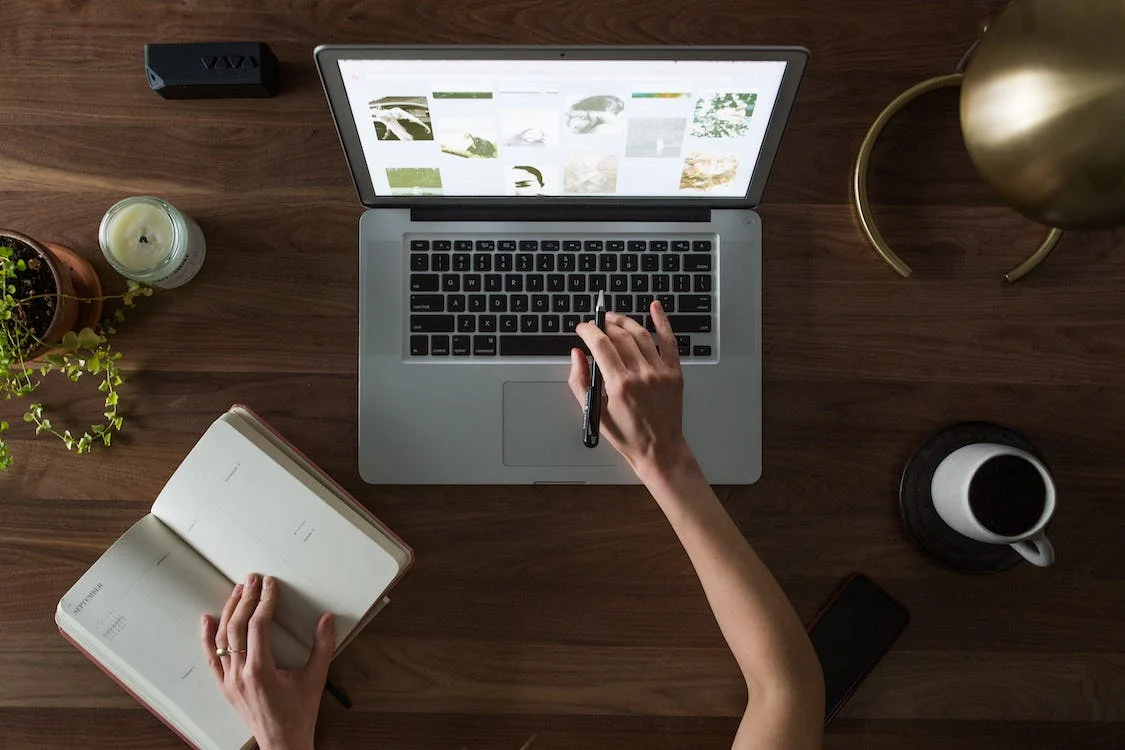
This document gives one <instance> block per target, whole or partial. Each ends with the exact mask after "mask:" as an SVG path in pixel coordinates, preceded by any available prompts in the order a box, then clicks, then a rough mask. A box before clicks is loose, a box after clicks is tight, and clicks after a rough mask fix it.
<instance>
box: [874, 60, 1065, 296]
mask: <svg viewBox="0 0 1125 750" xmlns="http://www.w3.org/2000/svg"><path fill="white" fill-rule="evenodd" d="M963 78H964V76H963V75H962V74H961V73H950V74H949V75H944V76H937V77H935V78H929V79H927V80H925V81H922V82H921V83H918V84H915V85H914V86H912V87H910V88H909V89H907V90H906V91H904V92H902V93H901V94H899V95H898V96H896V97H895V98H894V100H893V101H892V102H891V103H890V104H888V105H887V106H886V108H884V109H883V111H882V112H880V113H879V116H878V117H876V118H875V122H873V123H871V127H870V128H869V129H868V131H867V135H865V136H864V137H863V143H861V144H860V146H859V155H858V156H857V157H856V162H855V171H854V173H853V174H852V200H853V201H854V203H855V208H856V213H857V214H858V215H859V226H860V229H861V230H862V231H863V234H864V235H865V236H866V237H867V240H868V241H869V242H870V243H871V244H872V246H874V248H875V251H876V252H877V253H879V255H880V257H882V258H883V260H885V261H886V262H887V265H889V266H890V267H891V268H893V269H894V270H895V271H897V272H898V274H899V275H900V276H903V277H907V276H910V274H911V273H912V270H911V268H910V266H909V265H907V264H906V262H905V261H904V260H903V259H902V258H900V257H898V255H897V254H896V253H895V251H894V250H892V249H891V247H890V245H888V244H887V241H886V240H885V239H884V238H883V235H882V233H881V232H880V231H879V227H877V226H876V225H875V216H874V214H873V212H872V211H871V200H870V197H869V195H868V191H867V168H868V165H869V164H870V162H871V152H872V151H874V150H875V141H876V140H878V138H879V135H880V134H881V133H882V132H883V128H884V127H886V125H887V123H888V122H889V121H890V119H891V118H892V117H894V116H895V115H896V114H898V112H899V110H901V109H902V108H903V107H905V106H906V105H907V104H909V103H910V102H912V101H914V100H915V99H917V98H918V97H920V96H922V95H924V94H928V93H929V92H931V91H934V90H936V89H940V88H947V87H952V86H960V85H961V81H962V79H963ZM1060 237H1062V230H1061V229H1058V228H1052V229H1051V231H1050V232H1049V233H1048V234H1047V237H1046V238H1045V239H1044V240H1043V243H1042V244H1041V245H1040V246H1039V247H1038V248H1037V249H1036V250H1035V252H1034V253H1032V254H1031V256H1030V257H1029V258H1028V259H1027V260H1025V261H1023V262H1022V263H1020V264H1019V265H1018V266H1016V267H1015V268H1013V269H1012V270H1011V271H1008V272H1007V273H1006V274H1004V280H1005V281H1008V282H1012V281H1017V280H1018V279H1020V278H1022V277H1023V276H1025V275H1026V274H1027V273H1028V272H1030V271H1031V270H1032V269H1033V268H1035V267H1036V266H1038V265H1039V264H1040V263H1041V262H1042V261H1043V259H1044V258H1046V257H1047V254H1048V253H1050V252H1051V250H1052V249H1053V248H1054V247H1055V245H1056V244H1058V241H1059V238H1060Z"/></svg>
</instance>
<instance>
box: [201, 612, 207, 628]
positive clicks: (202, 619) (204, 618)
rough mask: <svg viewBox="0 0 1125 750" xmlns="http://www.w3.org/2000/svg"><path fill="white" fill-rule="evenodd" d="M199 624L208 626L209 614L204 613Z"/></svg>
mask: <svg viewBox="0 0 1125 750" xmlns="http://www.w3.org/2000/svg"><path fill="white" fill-rule="evenodd" d="M199 624H200V625H202V626H203V627H207V615H203V616H202V617H200V618H199Z"/></svg>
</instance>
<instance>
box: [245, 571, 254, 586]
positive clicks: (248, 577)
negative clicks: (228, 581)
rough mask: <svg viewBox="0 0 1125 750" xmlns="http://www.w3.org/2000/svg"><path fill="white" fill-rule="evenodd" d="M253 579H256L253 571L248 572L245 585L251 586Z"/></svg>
mask: <svg viewBox="0 0 1125 750" xmlns="http://www.w3.org/2000/svg"><path fill="white" fill-rule="evenodd" d="M255 581H257V576H255V575H254V574H253V573H250V574H249V575H247V576H246V585H247V586H253V585H254V583H255Z"/></svg>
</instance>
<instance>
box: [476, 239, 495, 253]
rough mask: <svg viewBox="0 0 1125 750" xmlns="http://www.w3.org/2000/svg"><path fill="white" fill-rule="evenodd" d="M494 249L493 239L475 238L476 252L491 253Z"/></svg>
mask: <svg viewBox="0 0 1125 750" xmlns="http://www.w3.org/2000/svg"><path fill="white" fill-rule="evenodd" d="M495 249H496V241H495V240H477V244H476V251H477V252H478V253H491V252H492V251H493V250H495Z"/></svg>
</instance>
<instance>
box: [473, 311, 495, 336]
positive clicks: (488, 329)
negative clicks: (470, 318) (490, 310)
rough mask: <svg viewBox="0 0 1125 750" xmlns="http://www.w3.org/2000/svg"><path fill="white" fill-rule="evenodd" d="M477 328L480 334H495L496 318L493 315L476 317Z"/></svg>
mask: <svg viewBox="0 0 1125 750" xmlns="http://www.w3.org/2000/svg"><path fill="white" fill-rule="evenodd" d="M477 328H479V329H480V332H481V333H496V316H495V315H478V316H477Z"/></svg>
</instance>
